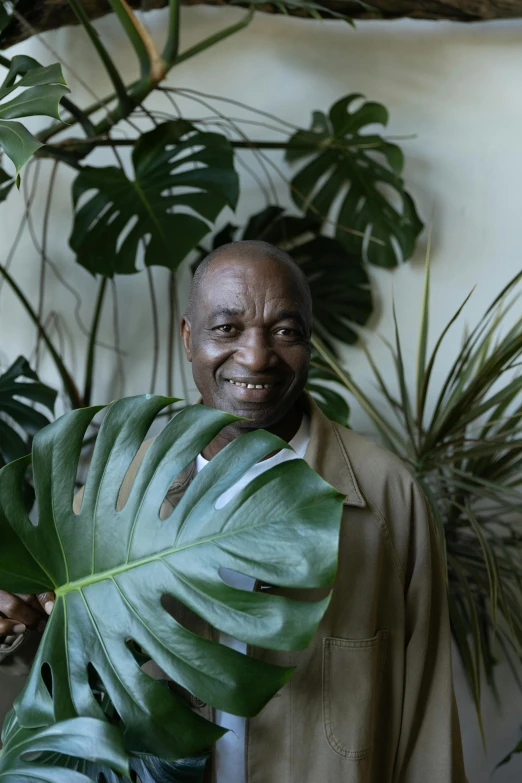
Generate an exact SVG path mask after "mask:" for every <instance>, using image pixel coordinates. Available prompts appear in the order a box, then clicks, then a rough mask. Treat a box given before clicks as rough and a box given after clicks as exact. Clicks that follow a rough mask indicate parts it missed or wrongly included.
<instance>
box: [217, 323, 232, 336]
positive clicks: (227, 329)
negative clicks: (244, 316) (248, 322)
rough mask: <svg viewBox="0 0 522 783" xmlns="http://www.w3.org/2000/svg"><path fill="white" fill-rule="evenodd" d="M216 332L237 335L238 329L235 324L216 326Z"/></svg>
mask: <svg viewBox="0 0 522 783" xmlns="http://www.w3.org/2000/svg"><path fill="white" fill-rule="evenodd" d="M214 331H215V332H221V334H229V335H230V334H236V332H237V327H235V326H234V324H222V325H221V326H216V327H215V328H214Z"/></svg>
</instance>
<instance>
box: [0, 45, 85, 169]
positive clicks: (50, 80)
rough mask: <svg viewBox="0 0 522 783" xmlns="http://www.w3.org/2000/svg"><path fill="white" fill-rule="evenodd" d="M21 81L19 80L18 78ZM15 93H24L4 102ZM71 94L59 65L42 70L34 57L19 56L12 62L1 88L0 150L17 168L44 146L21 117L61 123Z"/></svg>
mask: <svg viewBox="0 0 522 783" xmlns="http://www.w3.org/2000/svg"><path fill="white" fill-rule="evenodd" d="M19 77H20V78H19ZM15 90H17V91H18V90H21V92H18V93H17V94H16V95H15V96H14V97H13V98H11V99H10V100H5V99H6V98H7V97H8V96H9V95H10V94H11V93H13V92H14V91H15ZM68 92H70V90H69V88H68V87H67V85H66V83H65V80H64V78H63V74H62V68H61V66H60V65H59V64H57V63H56V64H54V65H48V66H42V65H40V63H38V62H37V61H36V60H34V59H33V58H32V57H27V56H25V55H17V56H15V57H13V59H12V60H11V66H10V68H9V70H8V72H7V76H6V77H5V79H4V82H3V84H2V85H1V86H0V147H1V148H2V149H3V150H4V152H5V154H6V155H7V157H8V158H10V159H11V160H12V161H13V163H14V165H15V168H16V175H17V176H18V174H19V172H20V169H21V168H22V166H24V165H25V163H27V161H28V160H29V158H30V157H31V156H32V155H33V154H34V153H35V152H36V150H38V149H39V148H40V147H41V146H42V144H41V142H40V141H38V139H36V138H35V136H33V135H32V133H30V132H29V131H28V130H27V129H26V128H25V126H24V125H22V124H21V123H20V122H12V120H16V119H19V118H20V117H35V116H46V117H53V118H54V119H57V120H59V119H60V114H59V110H58V107H59V104H60V101H61V99H62V98H63V97H64V95H66V94H67V93H68Z"/></svg>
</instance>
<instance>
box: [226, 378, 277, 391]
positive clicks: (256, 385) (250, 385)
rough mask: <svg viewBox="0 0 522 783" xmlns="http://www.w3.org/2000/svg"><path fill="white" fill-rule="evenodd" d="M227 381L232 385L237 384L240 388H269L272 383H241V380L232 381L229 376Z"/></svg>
mask: <svg viewBox="0 0 522 783" xmlns="http://www.w3.org/2000/svg"><path fill="white" fill-rule="evenodd" d="M228 382H229V383H231V384H232V385H233V386H239V388H240V389H271V388H272V387H273V385H274V384H273V383H241V381H232V380H230V378H229V379H228Z"/></svg>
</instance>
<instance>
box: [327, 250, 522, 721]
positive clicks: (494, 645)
mask: <svg viewBox="0 0 522 783" xmlns="http://www.w3.org/2000/svg"><path fill="white" fill-rule="evenodd" d="M521 278H522V272H521V273H519V274H518V275H517V276H516V277H515V278H514V279H513V280H511V282H510V283H509V284H508V285H507V286H506V287H505V288H504V289H503V291H501V293H500V294H499V295H498V296H497V297H496V298H495V300H494V301H493V303H492V304H491V306H490V307H489V308H488V309H487V311H486V312H485V313H484V315H483V316H482V318H481V319H480V320H479V322H478V323H477V325H476V326H475V328H474V329H473V330H472V331H471V332H470V333H469V334H468V335H467V336H465V338H464V341H463V344H462V346H461V348H460V351H459V352H458V355H457V357H456V358H455V361H454V362H453V364H452V366H451V369H450V370H449V372H448V373H447V375H446V377H445V378H444V380H443V382H442V384H441V385H440V388H438V389H434V388H433V387H434V382H433V377H434V375H433V369H434V365H435V362H436V360H437V357H438V355H439V352H440V349H441V346H442V344H443V342H444V340H445V338H446V337H447V335H448V333H449V331H450V329H451V327H452V326H453V324H454V323H455V322H456V321H457V319H458V318H459V316H460V314H461V312H462V310H463V308H464V306H465V304H466V302H467V300H468V299H469V295H468V297H466V299H465V301H464V302H463V304H462V305H461V306H460V307H459V308H458V310H457V312H456V313H455V315H454V316H453V318H451V320H450V321H449V323H448V324H447V326H446V327H445V328H444V329H443V331H442V333H441V334H440V335H439V337H438V339H437V341H436V343H435V346H434V348H433V350H432V351H431V352H430V351H429V350H428V321H429V303H430V278H429V263H428V264H427V269H426V278H425V289H424V296H423V303H422V314H421V323H420V334H419V347H418V356H417V370H416V380H415V386H414V392H413V393H412V391H411V389H410V385H409V384H408V380H407V373H406V369H405V362H404V357H403V351H402V348H401V339H400V333H399V329H398V326H397V319H396V316H395V311H394V321H395V339H394V344H393V345H390V344H389V345H388V347H389V349H390V351H391V353H392V356H393V361H394V367H395V373H396V380H397V386H398V389H399V394H398V395H396V394H395V393H394V391H393V390H392V389H391V386H390V384H389V382H387V381H385V380H384V378H383V376H382V375H381V372H380V371H379V368H378V366H377V363H376V362H375V361H374V360H373V358H372V356H371V354H370V352H369V351H368V350H367V348H365V352H366V355H367V358H368V361H369V364H370V367H371V369H372V372H373V375H374V377H375V379H376V382H377V386H378V388H379V391H380V393H381V395H382V397H383V398H384V402H385V409H384V410H383V408H382V405H380V404H375V403H374V402H373V401H372V400H371V398H370V396H369V395H368V394H367V393H366V391H364V390H363V388H362V387H361V386H360V385H359V384H358V383H356V382H355V381H354V380H353V378H352V377H351V376H350V375H349V373H348V372H346V371H345V370H344V369H343V367H342V366H341V365H340V364H339V362H338V361H337V359H336V358H335V357H334V356H333V354H332V353H331V352H330V351H329V350H328V348H327V347H326V346H325V345H324V343H322V342H321V341H320V340H319V339H317V338H315V340H314V342H315V347H316V348H317V350H318V351H319V354H320V356H321V361H322V363H323V364H326V365H327V366H328V367H329V370H330V373H331V377H332V378H335V379H336V380H338V381H340V382H341V383H342V384H344V386H345V388H346V389H347V390H348V391H349V392H350V393H351V394H352V395H354V396H355V397H356V399H357V400H358V401H359V403H360V404H361V405H362V407H363V408H364V409H365V411H366V412H367V413H368V414H369V416H370V418H371V420H372V422H373V424H374V425H375V427H376V429H377V430H378V432H379V434H380V436H381V437H382V440H383V441H384V443H385V445H386V446H387V447H388V448H389V449H391V450H392V451H394V452H395V453H396V454H397V455H399V456H400V457H401V459H402V460H404V462H406V464H407V465H409V467H410V469H411V471H412V473H413V474H414V475H415V477H416V479H417V480H418V482H419V483H420V485H421V486H422V488H423V490H424V492H425V494H426V497H427V499H428V502H429V505H430V508H431V512H432V515H433V519H434V520H435V523H436V525H437V529H438V533H439V538H440V549H441V553H442V557H443V560H444V565H445V568H446V573H447V586H448V601H449V610H450V619H451V627H452V633H453V637H454V640H455V642H456V646H457V649H458V651H459V654H460V657H461V659H462V663H463V665H464V669H465V672H466V676H467V679H468V683H469V686H470V688H471V693H472V696H473V699H474V703H475V706H476V709H477V714H478V717H479V722H480V724H481V719H480V692H481V671H482V668H483V671H484V673H485V677H486V681H487V683H488V685H490V686H492V687H493V689H494V688H495V677H494V674H495V664H496V663H497V661H498V658H499V653H502V654H503V655H504V656H505V657H506V659H507V661H508V662H509V664H510V666H511V668H512V671H513V674H514V676H515V677H516V679H517V681H518V682H519V684H520V678H519V671H518V667H517V663H518V661H519V660H520V648H521V644H522V556H521V543H522V376H521V375H520V372H519V369H518V368H519V367H520V363H521V359H522V317H520V316H519V317H518V318H516V319H515V321H514V323H509V321H508V318H507V316H508V314H509V313H511V312H512V310H511V308H512V306H513V304H514V303H515V302H516V301H517V294H519V293H520V291H519V290H518V288H519V286H518V284H519V281H520V279H521ZM363 347H364V346H363ZM432 399H433V405H429V404H428V402H429V401H431V400H432ZM481 729H482V724H481Z"/></svg>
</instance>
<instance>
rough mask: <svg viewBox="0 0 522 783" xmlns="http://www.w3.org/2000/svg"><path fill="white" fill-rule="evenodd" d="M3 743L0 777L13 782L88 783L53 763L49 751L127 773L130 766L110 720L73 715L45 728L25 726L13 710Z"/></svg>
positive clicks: (67, 766) (70, 770)
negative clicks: (20, 722)
mask: <svg viewBox="0 0 522 783" xmlns="http://www.w3.org/2000/svg"><path fill="white" fill-rule="evenodd" d="M2 740H3V742H4V747H3V748H2V752H1V755H0V778H4V777H5V779H6V780H7V781H12V783H15V781H16V783H23V782H24V781H35V780H36V781H42V782H45V783H88V781H91V780H96V778H91V777H86V776H85V775H84V774H81V773H79V772H77V771H75V770H74V769H71V768H70V763H68V762H69V760H68V759H66V758H62V759H61V761H62V762H63V766H52V765H51V764H49V763H48V761H47V759H48V757H49V754H50V753H53V754H60V757H61V756H73V757H79V758H81V759H87V760H91V761H96V762H98V763H103V764H105V765H107V766H108V767H109V768H110V769H114V770H117V772H119V773H120V774H122V775H124V776H126V777H128V775H129V766H128V762H127V754H126V752H125V749H124V744H123V736H122V734H121V732H120V731H119V730H118V729H117V728H116V727H115V726H111V725H110V724H109V723H106V722H105V721H101V720H94V719H93V718H74V719H72V720H67V721H61V722H60V723H56V724H54V725H51V726H47V727H45V728H43V729H39V730H36V731H35V730H34V729H25V728H22V727H21V726H20V724H19V723H18V721H17V720H16V716H15V714H14V711H11V712H10V713H9V714H8V715H7V717H6V721H5V724H4V731H3V732H2Z"/></svg>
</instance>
